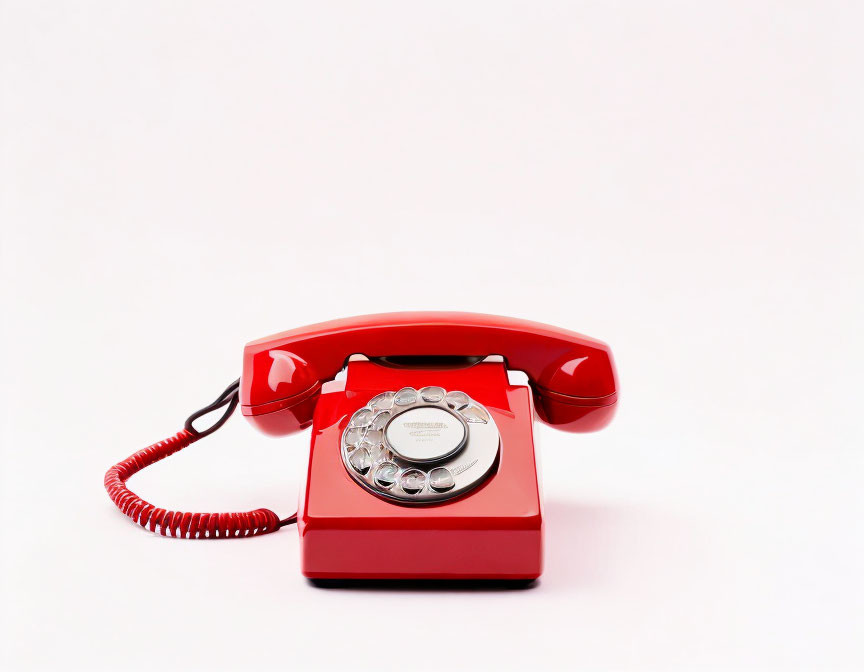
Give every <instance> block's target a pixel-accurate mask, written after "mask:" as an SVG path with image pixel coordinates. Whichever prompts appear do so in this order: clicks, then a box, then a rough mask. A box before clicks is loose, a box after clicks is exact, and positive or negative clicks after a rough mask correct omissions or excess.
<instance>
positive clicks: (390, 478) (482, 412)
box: [341, 386, 500, 504]
mask: <svg viewBox="0 0 864 672" xmlns="http://www.w3.org/2000/svg"><path fill="white" fill-rule="evenodd" d="M499 445H500V437H499V435H498V428H497V426H496V425H495V421H494V420H493V419H492V416H491V414H490V413H489V411H487V410H486V409H485V408H484V407H483V406H481V405H480V404H478V403H477V402H476V401H474V400H473V399H471V398H470V397H469V396H468V395H467V394H465V393H464V392H461V391H453V392H447V391H446V390H444V389H443V388H440V387H436V386H430V387H424V388H422V389H420V390H415V389H414V388H413V387H405V388H402V389H401V390H398V391H389V392H382V393H381V394H378V395H375V396H374V397H373V398H372V399H370V400H369V402H368V403H367V404H366V405H365V406H364V407H363V408H361V409H359V410H357V411H356V412H355V413H354V414H353V415H352V416H351V419H350V420H349V422H348V426H347V427H346V428H345V430H344V431H343V432H342V439H341V453H342V462H343V463H344V465H345V469H346V470H347V471H348V473H349V474H350V475H351V477H352V478H353V479H354V480H355V481H357V482H358V483H359V484H360V485H362V486H363V487H364V488H366V489H367V490H369V491H370V492H373V493H375V494H376V495H378V496H379V497H383V498H385V499H389V500H395V501H398V502H400V503H405V504H431V503H434V502H440V501H443V500H447V499H451V498H453V497H457V496H459V495H462V494H464V493H465V492H468V491H469V490H471V489H473V488H475V487H477V486H478V485H480V484H481V483H482V482H483V481H484V480H485V479H486V477H487V476H488V475H489V473H490V471H491V470H492V468H493V467H494V465H495V462H496V460H497V458H498V450H499Z"/></svg>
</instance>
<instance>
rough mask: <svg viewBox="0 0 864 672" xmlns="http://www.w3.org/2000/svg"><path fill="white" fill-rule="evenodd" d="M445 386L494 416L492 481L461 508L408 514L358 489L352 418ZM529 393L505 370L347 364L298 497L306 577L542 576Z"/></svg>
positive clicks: (320, 420)
mask: <svg viewBox="0 0 864 672" xmlns="http://www.w3.org/2000/svg"><path fill="white" fill-rule="evenodd" d="M408 385H411V386H414V387H416V388H418V389H419V388H420V387H423V386H425V385H440V386H441V387H443V388H444V389H450V390H454V389H458V390H462V391H464V392H465V393H467V394H468V395H470V396H471V397H472V398H474V399H476V400H477V401H478V402H480V403H481V404H483V405H484V406H485V408H486V409H487V410H488V411H489V412H490V413H491V415H492V417H493V419H494V422H495V424H496V426H497V428H498V431H499V434H500V440H501V443H500V457H499V460H498V462H497V464H496V465H495V467H494V468H493V472H492V473H491V475H490V476H489V477H488V478H487V479H486V481H485V482H484V483H483V484H482V485H480V486H479V487H477V488H475V489H474V490H472V491H470V492H468V493H466V494H465V495H462V496H460V497H458V498H456V499H452V500H448V501H446V502H439V503H435V504H431V505H415V506H410V505H406V504H403V503H396V502H392V501H388V500H387V499H385V498H383V497H380V496H376V495H375V494H373V493H371V492H369V491H368V490H366V489H364V488H362V487H360V486H359V485H358V484H357V483H356V482H355V481H354V479H353V478H352V477H351V475H350V474H349V473H348V472H347V471H346V468H345V465H344V464H343V463H342V459H341V456H340V451H339V446H340V441H341V436H342V432H343V431H344V429H345V426H346V424H347V421H348V418H350V417H351V416H352V414H353V413H354V412H355V411H357V409H359V408H361V407H363V405H364V404H366V403H367V402H368V401H369V399H370V398H372V397H373V396H374V395H375V394H378V393H379V392H380V391H382V390H388V389H400V387H403V386H408ZM533 417H534V408H533V404H532V399H531V391H530V390H529V389H528V388H527V387H524V386H520V385H511V384H510V383H509V382H508V380H507V373H506V370H505V368H504V365H503V363H500V362H483V363H480V364H476V365H474V366H471V367H470V368H467V369H457V370H441V369H437V370H432V369H430V370H417V369H411V370H404V369H390V368H385V367H381V366H379V365H376V364H374V363H372V362H351V363H349V365H348V373H347V379H346V380H345V381H332V382H330V383H327V384H326V385H325V386H324V388H323V389H322V394H321V398H320V400H319V402H318V405H317V408H316V413H315V419H314V425H313V431H312V445H311V449H310V457H309V470H308V473H307V478H306V483H305V485H304V487H303V491H302V493H301V498H300V512H299V515H298V530H299V533H300V549H301V566H302V571H303V575H304V576H306V577H307V578H309V579H315V580H346V579H349V580H372V581H382V580H406V579H407V580H445V581H453V580H466V579H467V580H496V581H502V580H505V581H522V582H525V581H530V580H533V579H536V578H537V577H538V576H540V574H541V571H542V557H543V519H542V510H541V499H540V492H539V485H538V479H537V468H536V462H535V456H534V439H533V427H532V420H533Z"/></svg>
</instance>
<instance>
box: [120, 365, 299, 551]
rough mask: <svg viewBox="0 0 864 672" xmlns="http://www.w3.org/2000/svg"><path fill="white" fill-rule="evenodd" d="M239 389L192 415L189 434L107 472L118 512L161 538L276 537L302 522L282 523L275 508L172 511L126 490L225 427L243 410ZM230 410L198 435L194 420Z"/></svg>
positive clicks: (179, 434)
mask: <svg viewBox="0 0 864 672" xmlns="http://www.w3.org/2000/svg"><path fill="white" fill-rule="evenodd" d="M237 387H238V386H237V383H236V382H235V383H232V385H231V386H229V388H228V389H227V390H226V391H225V392H223V393H222V395H221V396H220V397H219V398H218V399H217V400H216V401H215V402H213V403H212V404H210V406H207V407H205V408H203V409H201V410H200V411H198V412H196V413H193V414H192V415H191V416H189V419H188V420H187V421H186V427H185V429H183V430H181V431H179V432H177V433H176V434H175V435H174V436H172V437H171V438H170V439H165V440H164V441H159V442H158V443H154V444H153V445H150V446H147V447H146V448H144V449H143V450H139V451H138V452H137V453H135V454H134V455H131V456H129V457H127V458H126V459H125V460H123V461H122V462H120V463H119V464H115V465H114V466H113V467H111V468H110V469H109V470H108V471H107V473H106V474H105V489H106V490H107V491H108V495H109V496H110V497H111V501H112V502H114V503H115V504H116V505H117V508H119V509H120V510H121V511H122V512H123V513H124V514H126V515H127V516H129V518H131V519H132V520H133V521H134V522H136V523H138V524H139V525H140V526H141V527H143V528H145V529H148V530H150V531H151V532H156V533H159V534H161V535H162V536H164V537H182V538H184V539H215V538H226V537H254V536H257V535H260V534H268V533H270V532H275V531H276V530H278V529H279V528H280V527H282V526H283V525H290V524H291V523H295V522H297V516H296V514H295V515H293V516H291V517H289V518H285V519H284V520H281V521H280V520H279V516H277V515H276V514H275V513H273V512H272V511H271V510H270V509H256V510H255V511H246V512H244V513H188V512H183V511H168V510H166V509H160V508H157V507H156V506H154V505H153V504H150V503H149V502H146V501H145V500H143V499H141V498H140V497H139V496H138V495H136V494H135V493H134V492H132V491H131V490H130V489H129V488H127V487H126V481H127V480H128V479H129V478H130V477H132V475H134V474H136V473H138V472H139V471H141V470H142V469H144V468H145V467H149V466H150V465H151V464H153V463H154V462H158V461H159V460H162V459H164V458H166V457H168V456H169V455H173V454H174V453H176V452H177V451H178V450H182V449H183V448H185V447H186V446H188V445H190V444H192V443H194V442H195V441H197V440H198V439H200V438H203V437H205V436H207V435H208V434H210V433H212V432H214V431H216V429H218V428H219V427H221V426H222V424H223V423H224V422H225V420H227V419H228V416H230V415H231V413H232V412H233V411H234V408H235V407H236V406H237ZM225 405H227V406H228V410H227V411H226V412H225V414H224V415H223V416H222V418H221V419H220V420H219V421H218V422H217V423H216V424H215V425H213V426H212V427H211V428H210V429H208V430H205V431H203V432H198V431H197V430H196V429H194V428H193V427H192V421H193V420H195V419H197V418H199V417H201V415H204V414H205V413H209V412H210V411H212V410H214V409H216V408H220V407H222V406H225Z"/></svg>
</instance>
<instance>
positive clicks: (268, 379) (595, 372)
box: [240, 312, 617, 434]
mask: <svg viewBox="0 0 864 672" xmlns="http://www.w3.org/2000/svg"><path fill="white" fill-rule="evenodd" d="M352 354H363V355H366V356H367V357H408V356H435V355H443V356H468V357H472V356H473V357H477V356H479V357H483V356H486V355H502V356H503V357H504V358H505V359H506V362H507V367H508V368H509V369H511V370H519V371H524V372H525V373H526V374H527V375H528V378H529V379H530V381H531V387H532V390H533V392H534V402H535V408H536V411H537V415H538V416H539V417H540V419H542V420H543V421H544V422H546V423H548V424H550V425H553V426H555V427H557V428H559V429H564V430H567V431H573V432H586V431H593V430H596V429H600V428H601V427H603V426H605V425H606V424H607V423H608V422H609V420H611V418H612V415H613V413H614V409H615V404H616V402H617V380H616V374H615V365H614V363H613V361H612V353H611V351H610V349H609V346H607V345H606V344H605V343H603V342H601V341H597V340H594V339H592V338H588V337H587V336H582V335H581V334H577V333H575V332H572V331H567V330H565V329H559V328H557V327H552V326H549V325H546V324H540V323H538V322H529V321H527V320H518V319H514V318H509V317H498V316H496V315H483V314H478V313H457V312H405V313H382V314H377V315H362V316H358V317H351V318H346V319H341V320H332V321H330V322H322V323H320V324H313V325H311V326H308V327H302V328H300V329H292V330H290V331H285V332H282V333H281V334H276V335H274V336H269V337H267V338H262V339H259V340H257V341H252V342H251V343H249V344H248V345H247V346H246V348H245V351H244V355H243V376H242V380H241V386H240V404H241V408H242V411H243V415H245V416H247V417H248V418H249V419H250V420H251V421H252V422H253V423H254V424H256V425H257V426H258V427H259V429H262V430H263V431H265V432H267V433H270V434H287V433H290V432H292V431H297V430H299V429H303V428H304V427H306V426H308V425H309V423H310V422H311V419H312V413H313V412H314V407H315V402H316V400H317V398H318V395H319V394H320V391H321V385H322V384H323V383H324V382H326V381H328V380H331V379H332V378H333V377H334V376H335V375H336V374H337V373H338V372H339V371H340V370H341V369H342V367H343V366H344V365H345V360H346V359H347V358H348V357H349V356H350V355H352ZM274 414H276V415H274Z"/></svg>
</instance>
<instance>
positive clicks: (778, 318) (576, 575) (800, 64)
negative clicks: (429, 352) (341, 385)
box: [0, 0, 864, 671]
mask: <svg viewBox="0 0 864 672" xmlns="http://www.w3.org/2000/svg"><path fill="white" fill-rule="evenodd" d="M862 18H864V17H862V11H861V6H860V4H857V3H853V2H849V3H842V2H828V3H826V2H815V1H814V2H777V3H770V2H755V3H754V2H724V3H707V2H706V3H701V5H700V4H699V3H687V2H652V3H638V2H633V3H627V2H616V3H604V2H592V3H561V4H559V3H527V2H526V3H502V2H494V3H492V2H490V3H465V2H431V3H402V2H393V3H372V2H365V3H350V2H346V3H305V4H302V5H301V4H295V3H279V2H272V3H254V4H251V3H246V4H241V3H214V2H200V3H198V2H184V3H173V2H172V3H167V2H166V3H155V2H149V3H140V2H103V3H87V2H79V3H74V4H72V3H56V4H44V3H38V2H7V1H5V0H4V1H2V2H0V67H2V71H0V95H2V108H0V114H2V118H0V122H2V124H0V152H2V154H0V160H2V164H0V194H2V195H0V222H2V323H3V327H2V330H3V331H2V340H3V342H2V344H0V345H2V385H3V399H2V465H0V467H2V469H0V485H2V491H0V546H2V553H0V568H2V578H0V581H2V596H0V613H2V619H3V621H2V634H0V653H2V658H0V662H2V663H3V665H4V666H5V668H6V669H10V670H19V669H31V668H32V669H79V668H80V669H90V670H92V669H110V670H116V669H135V670H139V669H140V670H151V669H159V670H173V669H178V670H189V669H202V670H214V669H222V668H224V669H296V670H308V669H318V668H321V669H341V670H345V669H366V668H375V669H399V670H402V669H411V670H423V669H434V670H437V671H440V670H446V669H460V668H463V667H471V668H475V669H492V668H495V669H520V670H526V669H555V668H565V667H566V668H568V669H577V668H578V669H600V670H641V669H653V670H665V669H681V670H690V669H694V668H714V669H735V670H740V669H756V670H763V669H780V670H792V669H813V670H845V669H849V670H852V669H862V667H864V645H862V641H861V637H860V634H861V632H862V629H864V615H862V614H864V607H862V604H864V579H862V566H864V542H862V538H864V535H862V532H864V530H862V526H864V525H862V514H864V495H862V493H861V482H862V481H861V479H862V475H864V462H862V439H864V436H862V429H861V423H860V417H861V411H860V402H861V388H860V380H861V376H862V373H864V372H862V355H861V344H862V342H864V333H862V331H864V330H862V319H861V318H862V310H861V300H862V270H861V268H862V221H864V203H862V179H864V178H862V175H864V171H862V168H864V164H862V150H864V124H862V119H864V103H862V70H864V69H862V67H861V66H862V55H864V51H862V41H861V33H862V23H864V22H862ZM414 309H456V310H472V311H478V312H487V313H499V314H504V315H512V316H518V317H524V318H529V319H534V320H539V321H543V322H548V323H551V324H555V325H560V326H563V327H566V328H570V329H574V330H576V331H581V332H584V333H586V334H589V335H592V336H595V337H598V338H601V339H603V340H606V341H607V342H609V343H610V344H611V345H612V347H613V350H614V352H615V355H616V357H617V362H618V366H619V371H620V377H621V386H622V400H621V403H620V408H619V413H618V416H617V418H616V419H615V421H614V423H613V424H612V425H611V426H610V427H609V428H608V429H607V430H605V431H603V432H601V433H598V434H590V435H572V434H564V433H560V432H556V431H554V430H552V429H550V428H547V427H539V428H538V437H539V443H540V450H541V453H542V465H541V466H542V472H543V479H544V491H545V492H544V494H545V500H546V515H547V521H548V524H547V529H546V531H547V551H548V553H547V562H546V571H545V574H544V575H543V577H542V579H541V580H540V581H539V583H538V584H537V585H536V586H535V587H534V588H533V589H530V590H524V591H495V590H493V591H459V590H453V589H449V590H444V591H416V590H401V591H397V590H392V591H391V590H381V589H378V590H362V589H354V590H342V589H338V590H337V589H334V590H322V589H318V588H315V587H313V586H311V585H309V584H308V583H307V582H306V581H305V580H304V579H303V578H302V577H301V575H300V572H299V558H298V549H297V545H298V544H297V538H296V533H295V532H294V530H293V529H292V528H289V530H288V531H283V532H281V533H279V534H275V535H271V536H268V537H263V538H258V539H250V540H238V541H234V542H227V543H221V542H215V543H211V542H203V543H201V542H198V543H196V542H190V541H181V540H173V539H163V538H160V537H156V536H153V535H150V534H147V533H145V532H143V531H142V530H140V529H137V528H136V527H134V526H133V525H132V524H131V523H129V521H128V520H126V519H125V518H124V517H123V516H122V515H121V514H119V513H118V512H117V511H116V510H115V508H114V507H113V505H112V504H111V503H110V501H109V500H108V497H107V496H106V494H105V492H104V490H103V488H102V477H103V474H104V472H105V470H106V469H107V468H108V467H109V466H111V465H112V464H113V463H114V462H116V461H118V460H120V459H121V458H124V457H126V456H127V455H129V454H130V453H132V452H133V451H134V450H136V449H138V448H141V447H143V446H145V445H147V444H149V443H151V442H153V441H155V440H158V439H160V438H162V437H164V436H167V435H169V434H171V433H173V432H175V431H177V429H179V427H180V424H181V423H182V420H183V418H185V416H186V415H187V414H188V413H189V412H190V411H192V410H194V409H196V408H199V407H200V406H202V405H203V404H205V403H207V402H209V401H210V400H211V399H212V398H213V397H215V395H216V394H217V393H218V392H219V391H221V390H222V389H223V387H224V386H225V385H226V384H227V383H228V382H230V381H231V380H232V379H234V378H235V377H237V376H238V374H239V370H240V354H241V348H242V346H243V344H244V343H245V342H246V341H248V340H252V339H254V338H258V337H261V336H264V335H267V334H270V333H273V332H276V331H281V330H284V329H288V328H292V327H295V326H301V325H304V324H309V323H313V322H316V321H321V320H325V319H331V318H336V317H343V316H348V315H355V314H362V313H368V312H381V311H389V310H414ZM307 442H308V435H305V434H304V435H298V436H293V437H290V438H286V439H279V440H274V439H268V438H266V437H264V436H262V435H260V434H257V433H256V432H255V431H254V430H253V429H252V428H251V427H249V426H248V425H247V424H246V423H244V422H243V420H242V419H241V418H240V417H239V415H238V417H235V418H234V419H233V420H232V421H231V422H230V423H229V424H228V425H227V426H226V428H225V429H224V431H222V432H220V433H219V434H217V435H215V436H214V437H213V438H212V439H210V440H208V441H206V442H202V443H199V444H196V445H195V446H193V447H192V448H190V449H188V450H187V451H184V452H183V453H181V454H178V455H176V456H175V457H172V458H171V459H170V460H167V461H165V462H162V463H160V464H158V465H156V466H154V467H152V468H151V469H149V470H147V471H146V472H145V473H142V474H141V475H140V476H136V477H135V478H134V479H133V480H132V482H131V485H132V488H133V489H134V490H136V491H137V492H139V493H140V494H141V495H142V496H144V497H145V498H147V499H149V500H151V501H154V502H156V503H159V504H161V505H163V506H169V507H175V508H180V509H183V508H186V509H192V510H196V509H197V510H220V509H227V510H245V509H249V508H256V507H259V506H265V507H269V508H271V509H273V510H275V511H277V512H279V513H281V514H288V513H290V512H292V511H293V510H294V508H295V504H296V496H297V494H296V493H297V485H298V476H299V474H300V472H301V470H302V469H303V467H304V465H305V460H306V446H307Z"/></svg>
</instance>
